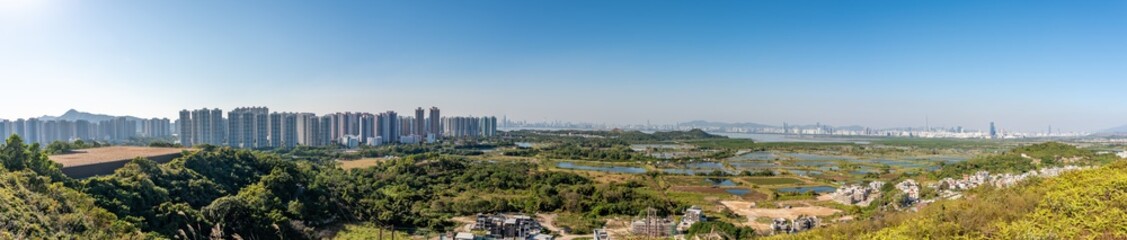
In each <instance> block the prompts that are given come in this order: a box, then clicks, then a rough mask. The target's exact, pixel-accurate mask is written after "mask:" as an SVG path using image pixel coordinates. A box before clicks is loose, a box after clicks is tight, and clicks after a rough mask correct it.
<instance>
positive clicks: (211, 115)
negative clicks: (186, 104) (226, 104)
mask: <svg viewBox="0 0 1127 240" xmlns="http://www.w3.org/2000/svg"><path fill="white" fill-rule="evenodd" d="M179 122H180V126H179V128H180V144H182V145H184V146H195V145H200V144H212V145H220V144H223V143H224V142H225V140H226V138H227V131H226V127H227V123H226V122H225V121H223V110H219V109H218V108H216V109H207V108H203V109H196V110H192V111H188V110H181V111H180V119H179Z"/></svg>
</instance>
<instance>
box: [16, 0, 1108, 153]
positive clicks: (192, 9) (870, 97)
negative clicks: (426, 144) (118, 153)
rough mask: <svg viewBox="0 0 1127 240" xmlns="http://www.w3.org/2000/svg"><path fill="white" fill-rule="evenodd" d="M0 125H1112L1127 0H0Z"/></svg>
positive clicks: (1074, 127)
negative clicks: (247, 111) (215, 121)
mask: <svg viewBox="0 0 1127 240" xmlns="http://www.w3.org/2000/svg"><path fill="white" fill-rule="evenodd" d="M0 84H2V86H3V87H2V94H3V96H4V104H3V106H2V107H0V118H8V119H14V118H19V117H31V116H40V115H45V114H49V115H58V114H61V113H62V112H64V111H66V110H67V109H71V108H75V109H79V110H82V111H88V112H95V113H106V114H115V115H134V116H139V117H173V116H175V115H176V112H177V111H178V110H180V109H183V108H202V107H219V108H223V109H231V108H234V107H239V106H259V105H265V106H268V107H270V108H271V109H272V110H282V111H301V112H315V113H319V114H321V113H328V112H335V111H348V110H351V111H368V112H377V111H384V110H389V109H390V110H397V111H400V112H406V111H409V110H411V109H414V108H415V107H417V106H423V107H429V106H438V107H440V108H442V109H443V113H444V114H458V115H471V114H472V115H499V116H500V115H508V116H509V118H510V119H523V120H534V121H540V120H563V121H587V122H603V123H644V122H646V121H647V120H649V121H652V122H654V123H675V122H681V121H690V120H697V119H703V120H713V121H728V122H760V123H767V124H780V125H781V124H782V122H784V121H786V122H789V123H792V124H795V123H811V124H812V123H815V122H821V123H823V124H831V125H852V124H859V125H866V126H873V127H897V126H922V125H923V124H924V119H925V117H927V118H929V119H930V122H931V125H932V126H957V125H961V126H964V127H968V128H976V129H984V128H986V126H987V124H988V122H990V121H996V122H998V124H999V127H1001V128H1008V129H1015V130H1040V129H1045V128H1046V127H1047V126H1048V125H1049V124H1052V125H1053V126H1054V127H1059V128H1061V129H1062V130H1066V131H1067V130H1099V129H1103V128H1108V127H1112V126H1117V125H1123V124H1127V1H1121V0H1114V1H1098V0H1095V1H1030V0H1021V1H483V0H474V1H417V0H412V1H211V0H204V1H51V0H47V1H36V0H0Z"/></svg>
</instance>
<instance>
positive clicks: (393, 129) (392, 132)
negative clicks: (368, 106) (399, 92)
mask: <svg viewBox="0 0 1127 240" xmlns="http://www.w3.org/2000/svg"><path fill="white" fill-rule="evenodd" d="M376 124H377V125H378V126H379V127H377V128H376V130H377V131H379V132H378V133H376V135H378V136H380V139H381V141H382V142H383V143H396V142H399V136H401V135H400V130H401V129H400V126H399V115H398V114H396V113H395V111H387V112H384V113H380V114H379V115H377V116H376Z"/></svg>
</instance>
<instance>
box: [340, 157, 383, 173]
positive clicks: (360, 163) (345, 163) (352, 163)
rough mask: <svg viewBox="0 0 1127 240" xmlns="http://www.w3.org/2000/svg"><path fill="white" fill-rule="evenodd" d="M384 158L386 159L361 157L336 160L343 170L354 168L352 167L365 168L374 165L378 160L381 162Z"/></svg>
mask: <svg viewBox="0 0 1127 240" xmlns="http://www.w3.org/2000/svg"><path fill="white" fill-rule="evenodd" d="M385 160H387V159H383V158H361V159H356V160H337V162H340V167H341V168H344V170H349V169H354V168H367V167H371V166H375V165H376V164H379V163H380V162H383V161H385Z"/></svg>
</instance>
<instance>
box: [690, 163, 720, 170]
mask: <svg viewBox="0 0 1127 240" xmlns="http://www.w3.org/2000/svg"><path fill="white" fill-rule="evenodd" d="M685 167H687V168H707V169H724V164H721V163H718V162H695V163H689V164H685Z"/></svg>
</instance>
